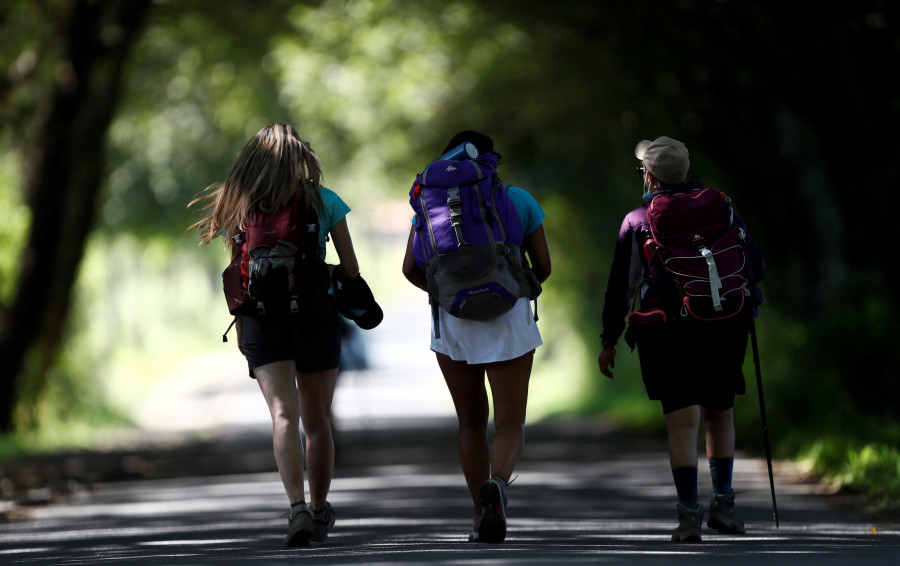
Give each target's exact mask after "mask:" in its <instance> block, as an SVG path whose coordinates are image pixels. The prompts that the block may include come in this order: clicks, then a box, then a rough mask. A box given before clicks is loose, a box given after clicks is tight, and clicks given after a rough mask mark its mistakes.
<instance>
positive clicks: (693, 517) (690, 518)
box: [672, 503, 704, 542]
mask: <svg viewBox="0 0 900 566" xmlns="http://www.w3.org/2000/svg"><path fill="white" fill-rule="evenodd" d="M675 508H676V509H677V510H678V526H677V527H675V530H674V531H673V532H672V541H674V542H700V541H701V540H702V539H701V538H700V529H701V528H702V526H703V511H704V509H703V505H697V508H696V509H688V508H687V507H685V506H684V505H682V504H681V503H679V504H678V505H677V506H676V507H675Z"/></svg>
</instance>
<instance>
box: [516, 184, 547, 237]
mask: <svg viewBox="0 0 900 566" xmlns="http://www.w3.org/2000/svg"><path fill="white" fill-rule="evenodd" d="M506 191H507V193H509V197H510V199H512V201H513V206H515V207H516V213H517V214H518V215H519V219H520V220H521V221H522V231H523V232H524V233H525V235H526V236H530V235H531V234H533V233H534V231H535V230H537V229H538V228H540V227H541V224H543V223H544V218H545V217H546V216H547V213H545V212H544V209H543V208H541V205H540V204H538V201H537V200H535V198H534V197H533V196H531V193H529V192H528V191H526V190H525V189H523V188H521V187H516V186H515V185H507V186H506Z"/></svg>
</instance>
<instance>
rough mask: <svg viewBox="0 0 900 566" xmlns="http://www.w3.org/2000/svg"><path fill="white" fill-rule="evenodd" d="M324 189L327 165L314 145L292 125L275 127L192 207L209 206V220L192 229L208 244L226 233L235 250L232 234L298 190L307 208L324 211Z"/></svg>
mask: <svg viewBox="0 0 900 566" xmlns="http://www.w3.org/2000/svg"><path fill="white" fill-rule="evenodd" d="M321 185H322V166H321V164H320V163H319V158H318V157H317V156H316V154H315V152H314V151H313V150H312V148H311V147H310V146H309V143H307V142H305V141H303V140H302V139H300V135H299V134H298V133H297V130H295V129H294V128H293V127H292V126H289V125H287V124H269V125H268V126H266V127H265V128H263V129H261V130H260V131H259V132H257V134H256V135H255V136H253V138H251V139H250V141H248V142H247V144H246V145H245V146H244V147H243V148H242V149H241V151H240V153H239V154H238V157H237V159H236V160H235V162H234V165H233V166H232V168H231V172H230V173H229V174H228V177H227V178H226V179H225V182H224V183H215V184H212V185H210V186H208V187H207V188H206V189H205V191H204V192H205V193H206V194H205V195H203V196H200V197H198V198H195V199H194V200H192V201H191V202H190V203H188V206H189V207H190V206H193V205H195V204H198V203H201V202H206V203H207V204H206V206H204V207H203V212H204V213H205V216H204V218H203V219H201V220H200V221H198V222H196V223H195V224H193V225H191V227H190V229H194V228H198V229H199V230H200V237H201V240H202V241H201V243H203V244H208V243H210V242H211V241H213V240H214V239H216V238H217V237H218V236H220V235H221V236H223V237H224V238H225V243H226V244H228V245H231V246H234V245H235V243H234V242H233V241H232V236H234V235H235V234H236V233H238V232H240V231H243V230H246V228H247V225H248V223H249V221H250V218H251V217H252V216H253V214H254V213H256V212H263V213H272V212H276V211H278V210H280V209H281V208H283V207H285V206H287V204H288V203H289V202H290V201H291V200H292V199H293V198H294V197H295V196H296V195H297V193H298V192H299V193H300V194H301V195H302V199H303V203H304V204H305V205H306V206H317V207H318V206H319V205H320V204H321V201H322V194H321V190H320V187H321Z"/></svg>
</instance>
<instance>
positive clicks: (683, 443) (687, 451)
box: [666, 405, 700, 470]
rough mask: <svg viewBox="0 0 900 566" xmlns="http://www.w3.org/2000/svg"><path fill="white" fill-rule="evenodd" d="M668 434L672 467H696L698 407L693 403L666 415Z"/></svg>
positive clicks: (698, 430) (698, 427) (698, 428)
mask: <svg viewBox="0 0 900 566" xmlns="http://www.w3.org/2000/svg"><path fill="white" fill-rule="evenodd" d="M666 429H667V430H668V434H669V464H670V465H671V467H672V469H673V470H674V469H675V468H680V467H683V466H693V467H697V434H698V433H699V432H700V407H699V406H697V405H694V406H692V407H685V408H684V409H678V410H677V411H672V412H671V413H668V414H667V415H666Z"/></svg>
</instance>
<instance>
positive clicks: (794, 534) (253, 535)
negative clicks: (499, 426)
mask: <svg viewBox="0 0 900 566" xmlns="http://www.w3.org/2000/svg"><path fill="white" fill-rule="evenodd" d="M413 423H415V425H416V426H415V427H405V426H395V427H392V428H380V429H356V430H351V431H344V432H342V433H341V436H340V441H339V462H338V467H337V474H336V477H335V480H334V484H333V489H332V495H331V497H330V500H331V502H332V503H333V504H334V506H335V509H336V510H337V513H338V522H337V524H336V526H335V528H334V530H333V532H332V535H331V536H330V538H329V540H328V542H327V543H325V544H323V545H319V546H314V547H311V548H308V549H285V548H282V546H281V540H282V536H283V531H284V528H285V525H286V519H285V518H284V517H282V514H283V513H284V511H285V508H286V500H285V497H284V494H283V491H282V488H281V484H280V482H279V480H278V476H277V474H276V473H275V472H274V471H273V470H272V469H271V456H270V454H269V450H270V448H269V438H268V436H267V435H266V434H265V432H264V431H261V430H260V429H258V428H251V429H245V430H243V431H240V432H239V431H231V432H230V433H229V434H228V435H227V436H222V437H219V438H213V439H209V440H208V441H207V443H204V444H202V445H195V446H193V447H170V448H169V450H168V452H164V451H163V452H157V453H144V454H143V456H142V458H143V465H144V470H145V474H146V475H148V476H152V475H154V474H155V475H157V476H159V479H142V480H132V481H119V482H109V483H99V484H95V485H93V487H92V488H91V489H90V490H89V491H84V492H80V493H75V494H74V495H71V496H69V497H67V498H65V499H64V500H62V501H60V502H57V503H54V504H51V505H47V506H40V507H35V508H33V509H30V510H28V512H27V513H25V514H24V515H22V516H20V517H19V518H16V519H14V520H12V521H11V522H8V523H6V524H0V563H2V564H10V565H12V564H59V565H66V564H110V563H112V564H115V563H121V564H129V565H130V564H226V563H227V564H231V563H234V564H256V563H265V564H289V563H290V564H293V563H298V562H302V563H304V564H424V563H429V564H457V563H476V564H560V563H565V564H618V563H626V562H628V563H640V564H670V563H688V562H690V563H696V562H697V561H698V560H704V559H707V558H712V559H727V560H728V561H729V563H730V564H738V565H740V564H810V563H815V564H897V563H898V562H900V525H898V524H881V523H872V522H867V521H865V520H863V519H860V518H857V517H855V516H853V515H849V514H846V513H842V512H839V511H837V510H836V509H835V508H833V507H832V506H831V505H830V504H829V500H828V498H826V497H824V496H821V495H815V494H814V493H812V487H811V486H807V485H803V484H797V483H787V482H786V480H782V478H781V477H780V476H779V477H777V479H776V481H777V482H778V483H776V486H777V488H778V491H777V496H778V505H779V514H780V528H778V529H776V528H775V525H774V522H773V520H772V509H771V500H770V494H769V488H768V479H767V475H766V471H765V463H764V461H760V460H753V459H740V460H739V461H738V464H737V467H736V473H735V476H736V477H735V485H736V488H737V490H738V492H739V495H738V504H739V506H740V511H741V513H742V516H743V518H744V519H745V520H746V522H747V525H748V531H749V533H748V535H746V536H723V535H718V534H715V533H713V532H711V531H709V532H706V533H704V541H703V542H702V543H700V544H675V543H671V542H670V541H669V536H670V533H671V529H672V528H673V527H674V525H675V511H674V501H673V493H672V491H673V490H672V487H671V485H670V484H671V482H670V481H669V480H670V473H669V471H668V467H667V463H666V461H665V454H664V451H663V444H662V441H660V440H652V439H650V440H648V439H639V438H627V437H625V436H623V435H622V434H621V433H618V432H616V431H611V430H608V429H606V428H604V427H603V425H602V424H601V423H568V424H560V425H552V426H551V425H546V426H539V427H531V428H530V429H529V444H528V446H527V448H526V453H525V455H524V457H523V459H522V462H521V465H520V467H519V469H518V474H519V477H518V479H517V480H516V481H515V482H514V483H513V485H512V486H511V488H510V497H511V503H510V507H509V516H510V527H509V536H508V538H507V541H506V542H505V543H504V544H502V545H487V544H472V543H468V542H467V541H466V533H467V529H468V528H469V526H470V516H471V509H470V506H471V504H470V503H469V501H468V496H467V494H466V492H465V488H464V487H463V480H462V475H461V472H460V471H459V468H458V465H457V463H456V456H455V448H454V431H453V427H452V423H449V422H448V421H446V420H443V419H438V420H434V421H428V422H423V421H421V420H418V419H416V420H415V421H410V422H408V423H407V424H413ZM394 424H395V425H397V424H398V423H394ZM185 467H186V468H187V469H189V470H195V475H188V476H182V477H167V476H171V475H172V474H175V475H176V476H178V475H179V474H178V471H179V469H182V470H183V469H185ZM266 467H269V470H268V471H260V470H261V469H265V468H266ZM217 469H218V470H223V471H232V472H233V471H235V470H237V471H241V473H221V474H217V473H216V470H217ZM154 470H155V472H154ZM167 470H168V472H167ZM254 470H255V471H254ZM169 472H171V473H169ZM198 474H203V475H198Z"/></svg>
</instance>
